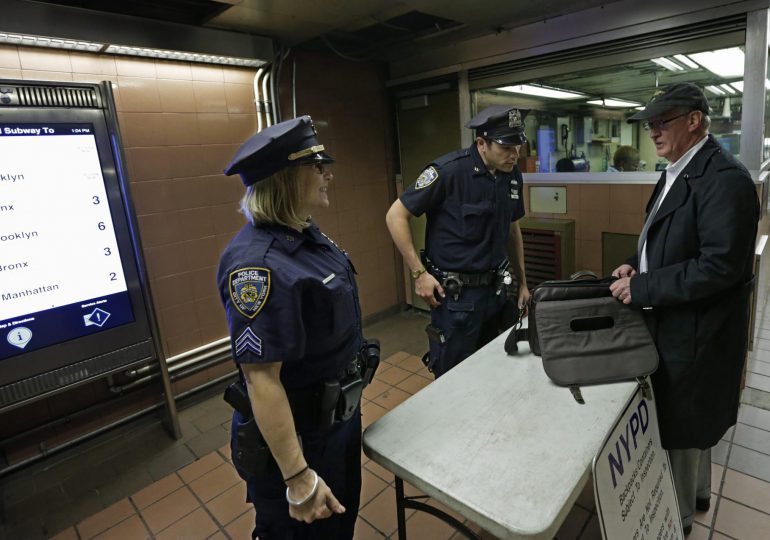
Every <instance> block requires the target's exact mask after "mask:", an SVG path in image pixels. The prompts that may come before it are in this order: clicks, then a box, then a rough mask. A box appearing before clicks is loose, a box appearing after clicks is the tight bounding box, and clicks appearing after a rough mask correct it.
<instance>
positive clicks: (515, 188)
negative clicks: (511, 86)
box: [386, 105, 529, 377]
mask: <svg viewBox="0 0 770 540" xmlns="http://www.w3.org/2000/svg"><path fill="white" fill-rule="evenodd" d="M527 112H528V111H525V110H521V109H518V108H516V107H511V106H510V105H495V106H492V107H488V108H486V109H484V110H483V111H482V112H481V113H480V114H478V115H477V116H475V117H474V118H473V119H471V121H470V122H468V123H467V124H466V127H468V128H471V129H475V130H476V140H475V141H474V143H473V144H472V145H471V146H470V148H467V149H464V150H458V151H455V152H452V153H450V154H446V155H444V156H441V157H439V158H437V159H436V160H435V161H433V162H432V163H430V164H428V166H427V167H426V168H425V169H424V170H423V172H422V174H420V176H419V177H418V178H417V181H416V182H415V183H414V184H413V185H411V186H410V187H409V188H407V190H406V191H405V192H404V193H403V194H402V195H401V197H400V198H399V199H397V200H396V201H395V202H394V203H393V205H392V206H391V207H390V210H388V213H387V216H386V223H387V225H388V229H389V230H390V234H391V236H392V237H393V241H394V242H395V244H396V247H397V248H398V250H399V251H400V252H401V255H402V256H403V257H404V261H405V262H406V264H407V265H408V266H409V269H410V270H411V274H412V278H413V279H414V280H415V285H414V288H415V292H416V293H417V295H418V296H419V297H420V298H422V299H423V300H424V301H425V302H426V303H427V304H428V305H429V306H430V307H431V308H432V310H431V324H430V325H429V326H428V328H427V329H426V330H427V332H428V337H429V339H428V343H429V346H430V347H429V352H428V355H427V356H426V360H425V361H426V364H427V365H428V368H429V369H430V370H431V371H432V372H433V373H434V375H435V376H436V377H439V376H441V375H442V374H444V373H446V372H447V371H449V370H450V369H452V368H453V367H454V366H456V365H457V364H459V363H460V362H461V361H463V360H464V359H465V358H467V357H468V356H470V355H471V354H472V353H473V352H475V351H476V350H478V349H479V348H480V347H481V346H483V345H485V344H486V343H488V342H489V341H491V340H492V339H493V338H494V337H496V336H497V335H498V334H499V333H500V332H502V331H503V330H505V329H506V328H508V327H510V326H511V325H512V324H513V323H514V322H515V320H516V317H517V315H518V309H517V308H516V305H514V303H516V304H518V306H519V307H520V308H523V306H524V305H525V304H526V302H527V300H528V298H529V291H528V289H527V279H526V277H525V275H524V248H523V242H522V238H521V230H520V229H519V224H518V220H519V219H521V217H522V216H524V202H523V186H522V182H523V181H522V177H521V172H520V171H519V169H518V167H517V166H516V160H517V159H518V157H519V149H520V148H521V145H522V144H524V143H525V142H526V137H525V136H524V117H525V116H526V114H527ZM422 214H426V216H427V226H426V231H425V251H424V253H423V254H422V255H423V256H422V257H420V255H418V254H417V251H416V250H415V247H414V243H413V241H412V235H411V230H410V228H409V220H410V219H411V218H412V217H413V216H419V215H422ZM508 261H510V265H511V268H512V270H513V274H514V275H515V276H516V278H517V281H518V284H519V290H518V294H516V292H515V291H512V290H511V291H509V290H508V286H509V284H510V282H511V279H510V276H509V274H508V271H507V266H508ZM509 296H510V297H512V298H509Z"/></svg>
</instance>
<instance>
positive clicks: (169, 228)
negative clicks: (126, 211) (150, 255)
mask: <svg viewBox="0 0 770 540" xmlns="http://www.w3.org/2000/svg"><path fill="white" fill-rule="evenodd" d="M137 214H138V218H137V221H138V222H139V231H140V234H141V235H142V244H143V246H144V248H145V249H146V248H150V247H153V246H161V245H165V244H172V243H175V242H181V241H182V240H183V238H182V233H181V228H180V226H179V222H178V221H176V220H175V219H174V216H173V215H172V214H170V213H168V214H167V213H164V214H145V215H142V214H141V213H140V212H138V211H137Z"/></svg>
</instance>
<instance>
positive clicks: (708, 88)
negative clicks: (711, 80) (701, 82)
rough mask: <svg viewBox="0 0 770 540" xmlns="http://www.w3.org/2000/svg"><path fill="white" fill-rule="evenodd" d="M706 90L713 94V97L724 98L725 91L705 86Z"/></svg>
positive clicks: (716, 87)
mask: <svg viewBox="0 0 770 540" xmlns="http://www.w3.org/2000/svg"><path fill="white" fill-rule="evenodd" d="M706 90H708V91H709V92H711V93H712V94H714V95H715V96H724V95H725V91H724V90H722V89H721V88H719V87H718V86H707V87H706Z"/></svg>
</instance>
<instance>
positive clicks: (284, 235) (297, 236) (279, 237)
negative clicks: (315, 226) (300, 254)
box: [265, 224, 308, 255]
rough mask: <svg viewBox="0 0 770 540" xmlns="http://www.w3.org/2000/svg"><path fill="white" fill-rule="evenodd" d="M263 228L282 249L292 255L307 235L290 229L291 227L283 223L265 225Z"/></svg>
mask: <svg viewBox="0 0 770 540" xmlns="http://www.w3.org/2000/svg"><path fill="white" fill-rule="evenodd" d="M265 230H266V231H267V232H268V233H270V234H271V235H272V236H273V238H275V239H276V241H277V242H278V243H279V244H280V245H281V247H282V248H283V250H284V251H285V252H286V253H288V254H290V255H293V254H294V252H295V251H297V249H299V246H301V245H302V243H303V242H304V241H305V240H307V238H308V237H307V235H306V234H304V233H301V232H299V231H296V230H294V229H292V228H291V227H285V226H283V225H275V224H273V225H267V226H265Z"/></svg>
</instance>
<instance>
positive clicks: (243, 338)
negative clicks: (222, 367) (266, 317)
mask: <svg viewBox="0 0 770 540" xmlns="http://www.w3.org/2000/svg"><path fill="white" fill-rule="evenodd" d="M244 351H251V352H252V353H254V354H256V355H257V356H262V340H261V339H260V338H259V336H257V335H256V334H255V333H254V332H252V331H251V328H248V327H247V328H246V330H244V331H243V333H242V334H241V335H240V336H238V339H236V340H235V356H240V355H241V354H243V352H244Z"/></svg>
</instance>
